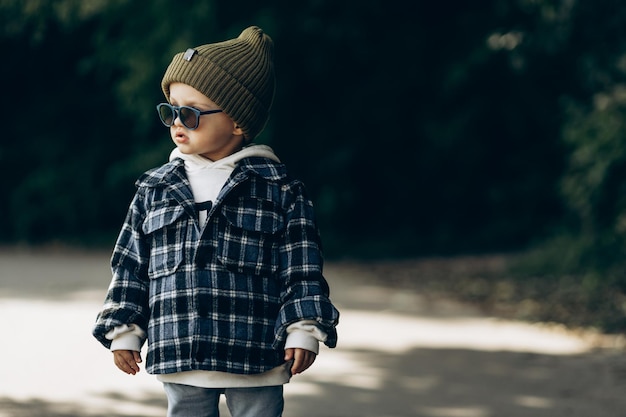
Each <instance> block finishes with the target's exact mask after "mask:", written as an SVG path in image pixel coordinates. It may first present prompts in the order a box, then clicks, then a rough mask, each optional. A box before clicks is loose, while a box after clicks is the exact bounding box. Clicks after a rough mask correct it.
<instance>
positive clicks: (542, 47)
mask: <svg viewBox="0 0 626 417" xmlns="http://www.w3.org/2000/svg"><path fill="white" fill-rule="evenodd" d="M252 24H254V25H259V26H261V27H262V28H263V29H264V30H265V31H266V32H267V33H268V34H270V35H271V36H272V38H273V39H274V42H275V46H276V48H275V50H276V69H277V77H278V86H277V91H276V98H275V102H274V107H273V109H272V116H271V120H270V122H269V124H268V126H267V128H266V130H265V131H264V132H263V134H262V136H261V137H260V138H259V140H258V142H261V143H266V144H269V145H270V146H272V147H273V148H274V149H275V151H276V153H277V154H278V155H279V156H280V157H281V159H282V160H283V161H284V162H286V163H287V165H288V167H289V168H290V170H291V172H292V173H293V174H294V175H295V176H297V177H299V178H301V179H302V180H304V181H305V183H306V184H307V186H308V188H309V189H310V192H311V195H312V198H313V200H314V202H315V204H316V209H317V216H318V220H319V226H320V229H321V233H322V237H323V239H324V243H325V251H326V255H327V257H329V258H348V257H350V258H367V259H372V258H398V257H421V256H432V255H454V254H479V253H493V252H500V253H501V252H519V251H528V250H531V251H532V250H534V249H537V248H541V253H542V254H544V255H543V258H545V259H548V261H547V262H548V263H550V262H553V263H558V264H560V265H561V266H562V265H563V264H567V267H568V268H570V269H572V268H591V269H593V268H596V269H597V268H607V267H610V268H612V267H615V266H616V265H620V262H621V258H622V254H623V249H624V233H625V231H626V217H625V210H624V207H625V201H624V188H625V187H626V181H625V178H626V177H625V175H624V174H625V172H626V146H625V145H624V137H625V136H624V134H625V132H626V129H625V126H624V113H625V107H624V103H625V101H626V84H624V82H625V76H626V3H623V2H619V1H609V0H562V1H559V0H555V1H547V0H491V1H487V0H475V1H467V2H461V1H459V2H432V1H428V2H426V1H413V2H405V1H402V2H400V1H395V0H391V1H389V0H387V1H383V0H359V1H356V0H344V1H340V2H337V1H330V0H303V1H299V2H293V1H268V2H258V1H218V0H212V1H207V0H205V1H171V0H152V1H149V2H140V1H130V0H127V1H122V0H113V1H104V0H92V1H79V0H59V1H54V2H50V1H34V0H5V1H2V2H0V51H1V53H2V55H1V58H0V62H1V64H0V76H1V79H2V80H3V88H2V92H3V99H2V100H1V101H0V115H2V129H1V136H0V138H1V139H0V169H1V170H2V172H0V189H1V190H2V194H1V195H2V201H1V204H0V243H3V244H16V243H17V244H49V243H51V242H60V243H64V244H70V245H89V246H100V247H110V246H111V245H112V244H113V241H114V239H115V236H116V234H117V232H118V230H119V227H120V226H121V224H122V221H123V218H124V214H125V212H126V208H127V206H128V203H129V201H130V199H131V197H132V194H133V192H134V185H133V184H134V180H135V179H136V178H137V176H139V175H140V174H141V173H142V172H143V171H145V170H147V169H149V168H152V167H154V166H157V165H160V164H162V163H163V162H164V161H166V160H167V157H168V154H169V151H170V150H171V148H172V147H173V144H172V143H171V141H170V139H169V136H168V132H167V130H166V129H164V128H163V126H162V125H161V124H160V122H159V121H158V118H157V116H156V111H155V109H154V106H155V105H156V104H157V103H159V102H161V101H163V97H162V93H161V90H160V80H161V77H162V75H163V72H164V70H165V68H166V66H167V65H168V63H169V61H170V60H171V57H172V56H173V55H174V54H175V53H177V52H179V51H183V50H185V49H186V48H187V47H191V46H197V45H200V44H204V43H211V42H216V41H221V40H225V39H228V38H232V37H235V36H237V35H238V34H239V33H240V32H241V30H242V29H244V28H245V27H247V26H249V25H252ZM545 259H544V260H545ZM544 265H545V262H544ZM620 268H621V266H620Z"/></svg>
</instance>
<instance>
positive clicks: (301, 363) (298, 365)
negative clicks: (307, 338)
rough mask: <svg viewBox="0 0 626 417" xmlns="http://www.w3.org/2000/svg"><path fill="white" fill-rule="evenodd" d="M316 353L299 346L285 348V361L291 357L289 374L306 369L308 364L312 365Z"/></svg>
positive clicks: (295, 373)
mask: <svg viewBox="0 0 626 417" xmlns="http://www.w3.org/2000/svg"><path fill="white" fill-rule="evenodd" d="M316 357H317V355H316V354H315V353H313V352H311V351H309V350H306V349H300V348H289V349H285V361H290V360H292V359H293V365H292V366H291V374H292V375H297V374H300V373H302V372H304V371H306V370H307V369H308V368H309V366H311V365H313V362H315V358H316Z"/></svg>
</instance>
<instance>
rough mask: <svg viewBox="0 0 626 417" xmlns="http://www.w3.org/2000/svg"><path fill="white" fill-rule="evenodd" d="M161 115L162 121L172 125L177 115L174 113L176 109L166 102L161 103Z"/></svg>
mask: <svg viewBox="0 0 626 417" xmlns="http://www.w3.org/2000/svg"><path fill="white" fill-rule="evenodd" d="M158 110H159V117H160V118H161V121H162V122H163V124H164V125H166V126H171V125H173V124H174V119H175V118H176V116H175V115H174V109H173V108H172V107H170V106H168V105H166V104H163V105H160V106H159V108H158Z"/></svg>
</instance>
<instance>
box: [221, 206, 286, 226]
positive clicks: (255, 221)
mask: <svg viewBox="0 0 626 417" xmlns="http://www.w3.org/2000/svg"><path fill="white" fill-rule="evenodd" d="M222 213H223V214H224V217H226V220H228V222H229V223H230V224H231V225H233V226H235V227H238V228H240V229H244V230H247V231H251V232H260V233H267V234H276V233H278V232H281V231H282V230H283V229H284V227H285V219H284V218H283V214H282V212H281V210H280V207H279V206H278V205H276V204H275V203H273V202H272V201H268V200H261V199H254V198H249V197H241V198H240V199H239V204H238V205H237V206H231V205H228V206H224V208H223V210H222Z"/></svg>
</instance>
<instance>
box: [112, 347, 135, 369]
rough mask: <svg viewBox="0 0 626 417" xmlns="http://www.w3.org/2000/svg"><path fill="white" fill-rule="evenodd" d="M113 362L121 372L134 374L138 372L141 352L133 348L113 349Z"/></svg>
mask: <svg viewBox="0 0 626 417" xmlns="http://www.w3.org/2000/svg"><path fill="white" fill-rule="evenodd" d="M113 362H115V366H117V367H118V368H119V369H120V370H121V371H122V372H125V373H127V374H131V375H135V374H136V373H137V372H139V365H137V364H138V363H141V354H140V353H139V352H136V351H134V350H114V351H113Z"/></svg>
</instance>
